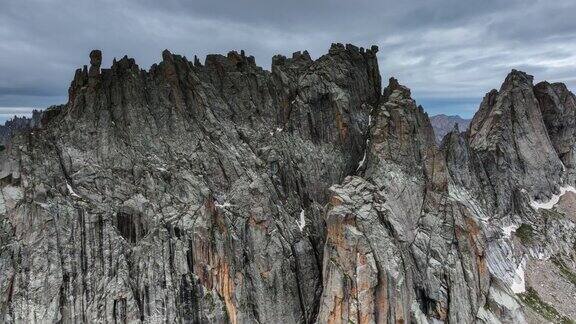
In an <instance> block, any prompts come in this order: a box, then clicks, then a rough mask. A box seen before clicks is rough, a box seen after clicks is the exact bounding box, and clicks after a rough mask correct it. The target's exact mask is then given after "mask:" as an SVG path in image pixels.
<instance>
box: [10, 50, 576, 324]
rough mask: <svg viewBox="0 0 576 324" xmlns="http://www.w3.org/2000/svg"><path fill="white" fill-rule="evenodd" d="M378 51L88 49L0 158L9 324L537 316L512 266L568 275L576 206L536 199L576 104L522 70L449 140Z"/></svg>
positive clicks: (551, 181)
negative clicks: (553, 262)
mask: <svg viewBox="0 0 576 324" xmlns="http://www.w3.org/2000/svg"><path fill="white" fill-rule="evenodd" d="M377 51H378V48H377V47H375V46H373V47H372V48H370V49H366V50H365V49H363V48H357V47H355V46H352V45H346V46H344V45H341V44H333V45H332V47H331V48H330V50H329V52H328V54H326V55H324V56H322V57H320V58H318V59H316V60H312V59H311V58H310V56H309V55H308V53H307V52H303V53H301V52H297V53H294V55H293V56H292V58H286V57H283V56H275V57H274V58H273V63H272V69H271V72H268V71H265V70H263V69H262V68H260V67H258V66H257V65H256V64H255V62H254V58H253V57H251V56H247V55H246V54H245V53H244V52H241V53H237V52H230V53H228V55H227V56H222V55H209V56H208V57H207V58H206V60H205V63H204V64H201V63H200V61H199V60H198V59H197V58H194V60H193V61H188V60H187V59H186V58H185V57H182V56H179V55H174V54H171V53H170V52H168V51H165V52H164V53H163V60H162V62H161V63H159V64H157V65H154V66H152V67H151V69H150V70H149V71H144V70H141V69H140V68H139V67H138V66H137V65H136V63H135V62H134V60H132V59H129V58H127V57H124V58H122V59H121V60H118V61H116V60H115V61H114V63H113V65H112V67H111V68H110V69H101V66H100V65H101V61H102V53H100V52H99V51H94V52H92V53H91V55H90V67H88V66H85V67H84V69H80V70H78V71H76V75H75V77H74V80H73V82H72V84H71V86H70V90H69V102H68V103H67V104H66V105H64V106H62V107H60V108H58V109H51V110H48V111H46V112H45V113H43V115H42V123H41V125H39V126H38V127H35V128H34V129H33V131H31V132H24V133H22V134H20V135H17V136H16V137H14V138H13V139H12V145H10V146H9V147H8V149H7V150H6V151H4V152H2V153H0V159H1V162H2V163H1V165H2V167H1V170H0V177H1V179H2V184H1V186H2V195H0V243H1V246H2V250H1V251H0V273H1V275H0V296H2V298H1V299H0V316H2V319H3V320H4V321H5V322H52V321H54V322H57V321H61V322H66V323H67V322H103V321H106V322H107V321H109V322H137V321H143V322H150V323H154V322H160V321H167V322H215V323H269V322H271V323H277V322H286V323H313V322H319V323H326V322H331V323H349V322H354V323H376V322H378V323H384V322H398V321H403V322H418V323H426V322H428V321H434V320H441V321H450V322H466V323H470V322H474V321H485V322H493V321H495V320H497V319H500V320H510V319H513V320H516V321H523V320H525V319H526V318H528V319H530V318H529V317H527V315H526V312H527V311H526V310H524V308H523V307H524V306H522V305H523V304H526V303H525V302H523V299H522V296H523V295H522V293H525V289H526V287H525V286H526V285H525V278H524V274H523V273H522V275H519V274H518V273H519V270H518V269H521V270H523V269H524V268H525V267H526V264H527V262H529V260H549V259H550V257H552V256H553V257H555V258H558V260H563V261H562V262H564V263H563V264H564V265H566V267H567V268H568V269H569V270H566V271H573V270H570V269H572V268H570V267H572V265H573V264H572V263H570V258H569V256H570V255H571V254H572V255H573V254H574V250H573V245H572V244H574V241H575V239H574V234H573V233H574V231H573V229H574V221H575V220H576V218H572V219H571V218H570V215H571V214H570V212H562V213H561V212H557V211H554V213H557V214H558V215H561V216H558V217H550V215H549V214H547V213H545V212H543V211H542V210H541V209H538V208H537V207H534V206H536V205H535V204H537V203H541V202H542V201H546V200H547V199H548V198H549V197H552V198H554V196H553V194H557V193H558V192H557V190H558V188H559V186H564V185H566V183H565V181H569V179H568V178H569V177H568V176H567V175H568V174H569V173H570V172H569V171H570V170H571V168H572V165H571V164H570V163H568V162H567V161H571V160H570V159H571V158H570V156H571V155H570V154H571V146H570V145H571V144H570V143H571V142H570V136H569V134H571V133H570V131H572V130H573V129H572V124H571V123H570V122H567V121H566V118H563V116H572V115H570V109H572V108H573V107H572V106H573V105H572V106H570V105H571V104H572V103H573V101H570V100H572V99H569V98H573V95H572V94H570V93H569V92H567V90H562V89H560V87H558V86H556V87H552V88H553V89H552V90H550V89H548V88H546V87H543V86H542V87H541V86H540V85H538V86H536V87H535V88H534V87H532V85H531V79H529V77H528V76H526V75H524V74H521V73H519V72H513V73H512V74H511V75H510V76H509V77H508V79H507V81H506V82H505V84H504V85H503V87H502V89H501V91H500V92H497V93H496V92H493V93H491V94H489V95H488V96H487V98H486V99H485V100H484V103H483V104H482V106H481V109H480V111H479V112H478V114H477V116H475V118H474V120H473V122H472V127H471V130H470V131H469V132H468V133H466V134H463V133H460V132H459V131H458V130H455V131H453V132H451V133H449V134H448V135H447V136H446V138H445V139H444V140H443V143H442V146H441V147H440V148H439V147H437V145H436V143H435V137H434V132H433V129H432V126H431V123H430V120H429V118H428V116H427V115H426V113H425V112H424V110H423V109H422V107H419V106H417V105H416V103H415V101H414V100H413V99H412V98H411V97H410V90H409V89H408V88H406V87H404V86H402V85H400V84H399V83H398V81H397V80H395V79H391V80H390V82H389V85H388V86H387V87H386V88H385V89H384V90H383V91H382V89H381V86H380V84H381V80H380V75H379V71H378V63H377V60H376V52H377ZM541 88H542V89H541ZM554 89H556V90H554ZM558 89H560V90H558ZM564 89H565V88H564ZM570 96H572V97H570ZM572 110H573V109H572ZM543 116H544V117H543ZM550 125H555V126H554V127H552V126H550ZM562 162H564V165H565V168H564V169H563V167H562ZM562 170H567V171H562ZM543 176H545V177H544V179H542V177H543ZM564 191H566V190H564ZM564 210H565V209H564ZM546 211H548V210H546ZM567 214H568V216H566V215H567ZM562 215H564V216H562ZM572 216H573V215H572ZM524 224H526V226H530V227H531V228H532V232H531V236H530V241H522V240H519V238H518V236H517V235H515V234H513V233H514V231H515V230H516V232H518V230H519V229H520V227H521V225H524ZM558 235H560V236H559V237H562V240H561V242H556V244H551V242H550V240H549V238H550V237H551V236H557V237H558ZM520 281H521V282H520ZM520 286H522V287H521V288H523V289H524V290H523V289H520V288H518V287H520ZM516 293H519V294H520V295H516ZM560 306H562V305H560ZM560 309H563V308H561V307H560ZM530 316H533V317H534V318H539V317H538V316H541V315H539V314H537V313H535V314H531V315H530Z"/></svg>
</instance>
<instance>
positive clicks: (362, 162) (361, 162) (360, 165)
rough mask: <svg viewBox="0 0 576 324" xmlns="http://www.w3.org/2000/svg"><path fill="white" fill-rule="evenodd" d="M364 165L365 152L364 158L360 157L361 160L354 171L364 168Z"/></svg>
mask: <svg viewBox="0 0 576 324" xmlns="http://www.w3.org/2000/svg"><path fill="white" fill-rule="evenodd" d="M364 163H366V151H364V156H363V157H362V160H361V161H360V162H359V163H358V167H357V168H356V171H358V170H360V168H361V167H362V166H364Z"/></svg>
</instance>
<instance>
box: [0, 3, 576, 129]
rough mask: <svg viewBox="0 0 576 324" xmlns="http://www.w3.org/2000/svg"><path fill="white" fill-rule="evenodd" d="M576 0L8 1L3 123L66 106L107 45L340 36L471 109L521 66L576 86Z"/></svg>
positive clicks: (245, 45) (283, 44) (431, 98)
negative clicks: (79, 71)
mask: <svg viewBox="0 0 576 324" xmlns="http://www.w3.org/2000/svg"><path fill="white" fill-rule="evenodd" d="M575 13H576V1H574V0H554V1H551V0H541V1H540V0H507V1H503V0H482V1H478V0H474V1H468V0H421V1H420V0H409V1H398V0H393V1H388V0H354V1H351V0H331V1H329V0H283V1H276V0H242V1H241V0H236V1H233V0H229V1H217V0H193V1H184V0H162V1H157V0H125V1H122V0H114V1H112V0H99V1H95V0H90V1H84V0H67V1H65V0H0V120H4V119H6V118H7V117H8V116H12V115H14V114H15V113H17V114H19V115H21V114H25V113H26V112H27V111H29V109H30V108H32V107H35V108H44V107H47V106H49V105H53V104H59V103H65V102H66V97H67V88H68V86H69V84H70V81H71V80H72V77H73V75H74V70H75V69H76V68H77V67H81V66H82V65H84V64H88V61H89V59H88V53H89V52H90V50H91V49H94V48H98V49H102V50H103V53H104V63H103V67H107V66H109V65H110V63H111V61H112V59H113V58H114V57H122V56H123V55H125V54H126V55H128V56H130V57H134V58H135V59H136V62H137V63H138V64H139V65H140V66H141V67H142V68H146V69H147V68H149V67H150V65H152V64H153V63H155V62H159V61H160V60H161V51H162V50H163V49H165V48H168V49H170V50H171V51H172V52H173V53H177V54H183V55H186V56H187V57H193V55H198V56H199V57H201V58H203V57H204V56H205V55H206V54H208V53H227V52H228V51H229V50H232V49H237V50H239V49H245V50H246V52H247V53H249V54H252V55H254V56H255V57H256V62H257V63H258V64H259V65H261V66H263V67H265V68H266V69H269V67H270V63H271V57H272V56H273V55H274V54H277V53H280V54H285V55H290V54H291V53H292V52H294V51H297V50H304V49H307V50H308V51H309V52H310V53H311V55H312V56H313V58H317V57H318V56H320V55H322V54H324V53H326V52H327V50H328V48H329V47H330V44H331V43H333V42H340V43H353V44H355V45H357V46H363V47H369V46H370V45H372V44H376V45H378V46H379V47H380V51H379V53H378V57H379V62H380V70H381V74H382V78H383V80H384V81H385V82H387V79H388V78H389V77H390V76H395V77H397V78H398V79H399V80H400V82H401V83H402V84H405V85H406V86H408V87H410V88H411V89H412V93H413V95H414V97H415V99H416V100H417V101H418V102H419V103H420V104H422V105H423V106H424V108H425V109H426V110H427V111H428V112H429V113H430V114H438V113H446V114H459V115H461V116H463V117H471V116H472V115H473V113H474V112H475V110H476V109H477V106H478V104H479V102H480V100H481V98H482V96H483V95H484V93H486V92H487V91H489V90H490V89H492V88H498V87H499V86H500V83H501V82H502V80H503V78H504V77H505V76H506V74H507V73H508V72H509V71H510V70H511V69H512V68H516V69H520V70H523V71H526V72H528V73H530V74H532V75H534V76H535V79H536V81H539V80H549V81H562V82H566V83H567V84H568V86H569V87H570V88H571V89H572V90H574V89H575V88H576V19H574V15H575Z"/></svg>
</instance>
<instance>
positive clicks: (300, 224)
mask: <svg viewBox="0 0 576 324" xmlns="http://www.w3.org/2000/svg"><path fill="white" fill-rule="evenodd" d="M296 223H298V228H300V232H302V231H303V230H304V227H305V226H306V214H305V212H304V209H302V210H301V211H300V221H299V222H298V221H297V222H296Z"/></svg>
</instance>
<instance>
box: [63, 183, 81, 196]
mask: <svg viewBox="0 0 576 324" xmlns="http://www.w3.org/2000/svg"><path fill="white" fill-rule="evenodd" d="M66 188H68V192H69V193H70V196H72V197H76V198H80V196H79V195H78V194H77V193H76V192H74V189H72V186H71V185H70V184H69V183H68V181H66Z"/></svg>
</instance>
